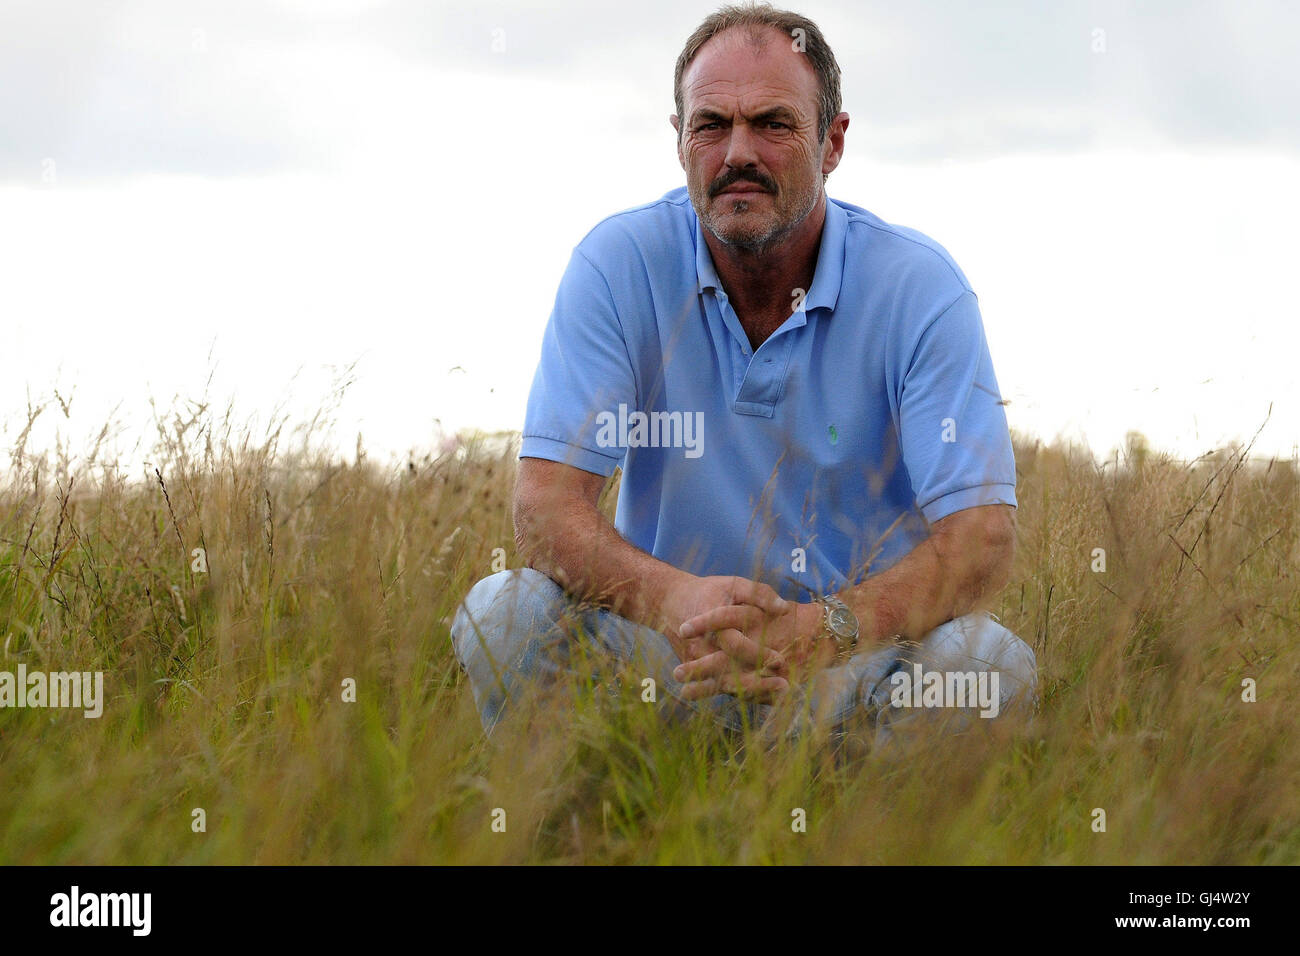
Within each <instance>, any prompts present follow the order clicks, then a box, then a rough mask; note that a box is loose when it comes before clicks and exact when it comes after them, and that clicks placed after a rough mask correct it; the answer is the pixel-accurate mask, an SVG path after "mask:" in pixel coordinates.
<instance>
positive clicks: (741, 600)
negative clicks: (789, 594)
mask: <svg viewBox="0 0 1300 956" xmlns="http://www.w3.org/2000/svg"><path fill="white" fill-rule="evenodd" d="M731 602H732V603H733V604H752V605H754V606H755V607H758V608H762V609H763V610H764V611H767V612H768V613H769V614H781V613H784V612H785V611H789V610H793V608H794V605H795V603H796V602H794V601H787V600H786V599H785V598H783V597H781V595H779V594H777V593H776V591H775V590H773V588H772V586H771V585H768V584H763V583H762V582H761V581H751V580H749V579H748V578H736V579H735V584H734V585H733V587H732V589H731Z"/></svg>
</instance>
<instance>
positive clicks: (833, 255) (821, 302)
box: [690, 196, 849, 312]
mask: <svg viewBox="0 0 1300 956" xmlns="http://www.w3.org/2000/svg"><path fill="white" fill-rule="evenodd" d="M690 209H691V212H692V214H693V218H694V220H695V273H696V278H697V280H698V287H699V291H700V292H704V291H705V290H706V289H721V288H722V282H721V281H720V280H719V279H718V273H717V270H715V269H714V268H713V257H712V256H711V255H709V246H708V243H706V242H705V241H704V236H703V230H704V227H703V226H702V225H701V224H700V217H699V214H698V213H695V207H694V206H690ZM848 221H849V217H848V213H846V212H845V211H844V210H843V209H842V208H840V206H839V205H837V204H836V203H834V202H832V201H831V199H830V197H829V196H828V197H827V198H826V221H825V222H824V223H823V224H822V240H821V245H820V246H819V247H818V250H817V269H816V271H815V272H814V273H813V281H812V288H811V289H809V290H808V294H807V295H806V296H804V310H805V311H807V310H808V309H821V308H825V309H829V310H831V311H832V312H833V311H834V310H835V304H836V302H838V301H839V296H840V284H841V282H842V280H843V278H844V242H845V239H846V236H847V233H848Z"/></svg>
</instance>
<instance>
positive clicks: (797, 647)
mask: <svg viewBox="0 0 1300 956" xmlns="http://www.w3.org/2000/svg"><path fill="white" fill-rule="evenodd" d="M1015 547H1016V523H1015V509H1014V508H1013V507H1012V506H1011V505H1003V504H994V505H980V506H977V507H974V508H966V509H964V510H962V511H957V512H954V513H953V514H951V515H948V516H947V517H944V518H941V519H939V520H938V521H936V522H935V523H934V525H933V527H932V528H931V529H930V535H929V537H927V538H926V539H925V540H924V541H922V542H921V543H920V544H918V545H917V546H916V547H915V548H913V549H912V550H911V551H910V552H909V553H908V554H907V555H906V557H904V558H903V559H902V560H900V561H899V562H898V563H897V564H895V565H894V566H893V567H891V568H890V569H889V570H888V571H883V572H881V573H880V574H875V575H872V576H871V577H869V578H867V579H866V580H865V581H863V582H862V583H861V584H858V585H857V586H855V587H852V588H848V589H846V590H844V591H842V592H841V593H840V594H839V595H838V597H839V599H840V600H841V601H843V602H844V603H845V604H847V605H848V606H849V607H850V608H851V609H852V610H853V612H854V613H855V614H856V615H857V617H858V622H859V628H860V632H859V636H858V647H859V651H860V652H862V651H870V650H871V649H873V648H874V647H875V646H877V645H879V644H881V643H883V642H885V641H887V640H890V639H892V638H894V637H900V638H902V639H904V640H912V641H919V640H920V639H921V638H923V637H924V636H925V635H926V634H928V633H929V632H930V631H932V630H934V628H936V627H938V626H939V625H940V624H943V623H945V622H947V621H951V620H952V619H953V618H957V617H961V616H963V615H965V614H969V613H970V612H971V611H973V610H975V609H976V608H977V607H979V606H980V605H981V604H982V602H984V601H985V600H986V599H987V598H988V597H990V596H992V595H993V594H995V593H997V591H999V590H1000V589H1001V588H1002V587H1003V586H1004V585H1005V584H1006V582H1007V579H1008V578H1009V577H1010V574H1011V564H1012V561H1013V560H1014V558H1015ZM807 607H808V606H806V605H805V606H804V608H807ZM809 611H810V612H811V613H808V612H805V611H804V609H803V608H801V609H800V613H796V614H784V615H779V616H773V615H770V614H767V613H765V612H763V611H762V610H761V609H759V608H755V607H745V606H735V607H722V608H714V609H713V610H710V611H708V612H706V613H704V614H701V615H699V616H698V617H694V618H691V619H690V620H688V621H685V622H684V623H683V625H682V627H681V635H682V636H683V637H684V638H686V639H687V640H696V639H698V638H700V637H703V636H707V635H708V634H709V633H710V632H712V631H715V630H717V629H719V628H733V629H735V630H738V631H741V632H743V633H744V634H745V635H747V636H748V637H749V638H750V639H751V640H753V641H757V642H758V643H759V644H762V645H765V646H769V647H772V648H775V649H777V650H779V651H781V652H782V655H783V657H784V659H785V660H786V661H787V662H789V663H790V664H794V665H811V666H813V667H820V666H826V665H829V664H831V663H832V662H833V658H834V655H833V652H832V650H831V646H830V642H828V641H821V640H819V639H820V638H821V637H822V624H821V614H820V612H819V611H817V610H816V609H815V605H814V606H812V607H811V608H809ZM741 663H742V662H739V661H737V660H735V659H734V657H731V658H730V659H729V656H728V655H725V654H722V653H713V654H710V655H708V656H706V657H703V658H700V659H698V660H694V661H690V662H687V663H686V664H683V665H682V666H681V667H679V668H678V669H677V679H678V680H681V681H683V682H684V683H686V684H687V685H688V686H687V690H686V696H688V697H704V696H709V695H710V694H713V693H718V692H719V691H722V692H726V693H732V692H734V691H732V690H731V689H730V687H731V684H730V683H729V682H730V681H732V680H734V676H735V674H736V669H737V666H738V664H741Z"/></svg>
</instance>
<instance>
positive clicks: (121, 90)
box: [0, 0, 1300, 457]
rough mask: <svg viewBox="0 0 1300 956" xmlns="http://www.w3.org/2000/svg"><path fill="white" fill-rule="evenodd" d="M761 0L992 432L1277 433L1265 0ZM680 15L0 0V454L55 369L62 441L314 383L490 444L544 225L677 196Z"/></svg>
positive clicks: (546, 289) (352, 416) (348, 426)
mask: <svg viewBox="0 0 1300 956" xmlns="http://www.w3.org/2000/svg"><path fill="white" fill-rule="evenodd" d="M794 8H795V9H797V10H799V11H800V12H802V13H804V14H806V15H808V16H811V17H812V18H813V19H814V20H816V21H817V22H818V23H819V24H820V26H821V27H822V29H823V31H824V33H825V34H826V35H827V38H828V39H829V41H830V43H831V44H832V46H833V48H834V49H835V51H836V56H837V58H838V59H839V62H840V65H841V67H842V69H843V72H844V109H845V110H846V111H847V112H848V113H849V115H850V117H851V121H850V126H849V130H848V135H847V140H846V155H845V158H844V161H843V163H842V165H841V166H840V168H839V169H838V170H837V171H836V172H835V173H834V174H832V176H831V178H830V182H829V184H828V192H829V194H830V195H831V196H832V197H833V198H839V199H843V200H845V201H848V202H851V203H854V204H856V205H859V206H863V207H865V208H867V209H870V210H871V211H873V212H875V213H876V214H877V215H880V216H881V217H883V218H884V219H886V220H889V221H891V222H896V223H900V224H902V225H906V226H910V227H912V228H916V229H920V230H921V231H922V232H925V233H927V234H928V235H930V236H932V237H933V238H934V239H936V240H938V241H939V242H941V243H942V244H943V245H944V246H945V247H947V249H948V250H949V252H950V253H951V254H952V255H953V256H954V258H955V259H956V260H957V262H958V263H959V264H960V265H961V266H962V268H963V270H964V271H965V273H966V274H967V276H968V277H969V278H970V280H971V282H972V285H973V286H974V288H975V290H976V292H977V293H978V294H979V296H980V303H981V308H982V311H983V315H984V321H985V328H986V331H987V333H988V337H989V342H990V349H991V351H992V355H993V360H994V366H995V369H996V372H997V376H998V379H999V382H1000V384H1001V386H1002V390H1003V394H1004V397H1006V398H1008V399H1010V400H1011V404H1010V405H1009V406H1008V408H1007V413H1008V418H1009V421H1010V423H1011V426H1012V428H1013V429H1016V430H1017V431H1019V432H1021V433H1023V434H1025V435H1033V434H1036V435H1040V436H1041V437H1043V438H1045V439H1050V438H1051V437H1053V436H1054V435H1056V434H1058V433H1059V434H1062V435H1069V436H1074V437H1080V438H1085V439H1086V440H1088V441H1089V442H1090V443H1091V444H1092V446H1093V448H1094V450H1096V451H1098V452H1099V453H1102V452H1105V451H1106V450H1108V449H1109V448H1110V447H1111V446H1112V445H1114V444H1115V443H1117V442H1120V441H1122V439H1123V436H1124V434H1125V432H1126V431H1128V430H1129V429H1136V430H1141V431H1144V432H1146V433H1147V434H1148V436H1149V437H1151V438H1152V439H1153V440H1154V441H1155V443H1156V444H1158V445H1162V446H1164V447H1166V448H1169V449H1171V450H1173V451H1174V452H1175V453H1177V454H1179V455H1182V456H1185V457H1192V456H1195V455H1197V454H1200V453H1202V452H1204V451H1206V450H1208V449H1210V448H1212V447H1214V446H1215V445H1217V444H1221V443H1225V442H1227V441H1230V440H1231V439H1233V438H1240V439H1243V440H1244V439H1248V438H1249V437H1250V436H1251V435H1252V434H1254V432H1255V431H1256V429H1257V428H1258V427H1259V426H1260V424H1261V423H1262V422H1263V421H1264V419H1265V416H1266V415H1267V414H1268V409H1269V405H1270V403H1271V404H1272V406H1273V411H1272V417H1271V419H1270V420H1269V423H1268V425H1267V426H1266V427H1265V429H1264V431H1263V433H1262V434H1261V436H1260V439H1259V441H1258V443H1257V445H1256V450H1257V452H1261V453H1264V454H1280V455H1285V456H1290V455H1292V454H1294V451H1293V449H1295V447H1296V446H1297V444H1300V376H1298V375H1297V374H1296V370H1295V367H1296V362H1297V358H1298V357H1300V332H1297V328H1298V323H1297V306H1296V304H1295V303H1296V299H1295V296H1294V294H1293V286H1294V282H1293V279H1292V277H1293V276H1294V275H1295V274H1296V271H1297V270H1296V266H1295V262H1296V259H1297V253H1300V243H1298V242H1297V241H1296V239H1295V235H1294V227H1293V223H1295V222H1296V221H1297V220H1298V219H1300V187H1298V186H1297V183H1300V121H1298V120H1297V117H1300V67H1298V66H1297V65H1296V64H1297V62H1300V5H1296V4H1285V3H1280V2H1278V3H1263V2H1256V3H1251V2H1226V0H1225V2H1206V3H1195V2H1166V3H1153V2H1144V3H1137V2H1130V3H1093V2H1075V3H1069V2H1047V0H1042V2H1032V3H1031V2H1021V3H981V4H968V3H965V2H950V3H949V2H944V3H940V2H930V3H920V2H907V3H901V2H893V3H869V2H868V3H863V2H846V3H830V2H818V3H810V4H800V5H794ZM713 9H714V5H713V4H708V3H685V2H678V0H660V2H656V3H654V4H653V5H651V6H650V7H648V8H644V9H642V10H638V11H637V12H632V11H633V7H631V6H629V7H628V8H618V7H615V6H613V5H610V4H606V3H595V2H591V3H577V2H571V3H545V4H544V3H532V2H518V0H516V2H503V3H486V4H477V5H474V6H465V7H462V6H458V5H455V4H451V3H442V2H436V3H432V4H431V3H427V2H426V3H416V2H382V0H314V2H309V0H261V2H251V0H219V2H218V0H213V2H196V0H93V2H92V0H80V2H68V0H0V317H2V318H3V321H4V328H5V331H6V333H7V334H6V336H5V347H4V349H3V351H2V352H0V362H2V363H3V364H2V365H0V373H3V374H0V413H2V416H0V417H2V418H3V427H4V430H5V433H4V435H3V436H0V438H3V441H2V442H0V444H3V445H5V446H7V445H9V444H10V443H11V441H12V438H13V435H14V434H16V432H17V431H18V430H19V429H20V428H21V422H22V417H23V416H22V413H23V410H24V408H25V407H26V404H27V402H28V400H29V397H30V399H31V400H32V401H42V400H48V399H50V398H52V397H53V395H54V392H55V391H56V390H57V391H58V393H59V395H60V396H61V397H63V398H65V399H66V398H67V396H68V395H69V394H71V395H73V396H74V397H73V403H72V407H71V416H70V417H64V415H63V413H62V412H61V411H60V412H58V415H57V416H56V417H50V418H48V421H47V425H46V427H45V428H44V429H42V430H39V431H38V433H37V434H38V437H39V438H40V440H42V441H51V440H52V438H53V432H54V429H55V428H56V427H57V428H58V429H59V430H60V431H61V432H62V434H64V435H65V436H67V437H68V438H69V440H70V441H72V443H73V447H74V448H78V447H84V446H83V445H79V444H78V442H79V441H81V440H82V439H81V438H79V437H78V436H83V435H84V434H86V433H87V432H91V431H97V430H98V428H99V426H101V425H102V424H103V423H104V422H105V421H107V420H109V419H110V417H111V418H112V419H113V420H114V421H116V422H118V423H120V425H121V426H122V429H123V430H122V435H123V437H124V440H125V439H127V438H129V437H130V436H132V435H134V434H135V432H136V431H137V430H138V429H139V428H140V426H141V425H142V424H144V423H145V422H147V419H148V415H149V404H148V398H149V397H150V396H152V397H153V398H154V399H155V400H156V401H157V402H159V403H160V404H163V405H166V404H167V403H169V402H170V401H171V400H172V397H173V396H175V395H180V396H182V397H193V398H199V397H202V396H203V394H204V392H205V389H207V392H208V395H209V397H210V398H212V399H214V400H215V401H217V402H218V403H223V402H224V400H225V399H226V398H227V397H228V396H230V395H234V396H235V397H236V401H237V403H238V405H237V407H238V409H239V410H240V412H241V413H242V414H243V415H244V417H245V418H253V417H255V416H256V417H259V418H260V420H261V421H265V420H266V418H267V417H268V416H269V414H270V413H271V411H272V409H274V408H276V407H281V408H285V409H287V410H289V411H290V412H291V413H292V414H295V415H299V416H301V415H310V414H311V413H312V412H313V411H314V410H315V409H316V408H318V407H319V404H320V401H321V400H322V399H323V398H325V397H326V394H327V392H328V390H329V388H330V385H331V383H332V382H334V381H336V380H340V377H341V376H345V372H344V370H346V369H347V368H349V367H352V371H351V373H350V376H345V378H346V380H348V381H350V382H351V385H350V386H349V388H348V391H347V393H346V397H345V399H344V402H343V405H342V407H341V408H340V409H339V414H338V419H339V427H338V433H337V437H338V441H339V444H340V445H341V446H342V447H347V448H351V447H352V445H353V444H354V443H355V436H356V433H357V432H358V431H361V432H362V433H363V434H364V436H365V441H366V444H367V446H368V447H369V448H371V450H372V452H374V453H377V454H387V453H389V452H393V453H400V452H402V451H404V450H406V449H407V448H410V447H417V448H419V447H427V446H428V445H429V444H430V443H431V442H433V441H434V439H435V436H436V434H437V428H438V427H442V428H444V429H448V430H454V429H456V428H462V427H471V426H479V427H484V428H489V429H495V428H518V427H519V425H520V424H521V423H522V417H523V410H524V401H525V399H526V396H527V389H528V385H529V383H530V381H531V377H532V372H533V368H534V366H535V363H536V360H537V355H538V349H539V346H540V339H541V333H542V329H543V327H544V325H545V322H546V318H547V316H548V315H549V312H550V308H551V304H552V302H553V300H554V296H555V289H556V284H557V283H558V281H559V278H560V275H561V273H562V271H563V269H564V266H565V263H566V262H567V261H568V257H569V254H570V252H571V250H572V248H573V246H574V245H575V244H576V243H577V242H578V241H579V240H580V239H581V238H582V237H583V235H584V234H585V233H586V232H587V231H588V230H589V229H590V228H591V227H592V226H593V225H595V223H596V222H598V221H599V220H600V219H601V218H603V217H604V216H606V215H608V214H610V213H612V212H615V211H618V210H620V209H625V208H627V207H630V206H633V205H638V204H641V203H643V202H647V201H650V200H652V199H655V198H657V197H658V196H661V195H662V194H663V193H665V192H667V191H668V190H670V189H673V188H675V187H677V186H680V185H683V184H684V182H685V179H684V174H683V172H682V170H681V167H680V166H679V165H678V163H677V159H676V154H675V141H674V134H673V131H672V128H671V126H670V125H669V123H668V115H669V114H670V113H671V112H672V111H673V100H672V69H673V63H674V60H675V58H676V56H677V53H678V51H679V50H680V48H681V45H682V43H683V42H684V40H685V38H686V36H687V35H688V34H689V33H690V32H691V30H692V29H693V28H694V27H695V26H696V25H697V23H698V22H699V20H700V19H702V18H703V17H704V16H705V15H707V13H709V12H710V11H711V10H713ZM353 363H355V365H354V366H353ZM209 377H211V385H208V381H209ZM55 407H56V408H57V405H56V406H55ZM128 447H129V442H128ZM137 457H140V456H137Z"/></svg>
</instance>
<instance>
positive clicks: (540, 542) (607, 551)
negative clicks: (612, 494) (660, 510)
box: [515, 502, 690, 630]
mask: <svg viewBox="0 0 1300 956" xmlns="http://www.w3.org/2000/svg"><path fill="white" fill-rule="evenodd" d="M515 540H516V545H517V547H518V550H519V553H520V555H521V556H522V557H523V558H524V560H525V562H526V563H527V564H528V566H529V567H532V568H535V569H536V570H538V571H541V572H542V573H543V574H545V575H546V576H547V577H549V578H551V579H552V580H553V581H555V582H556V583H557V584H559V585H560V586H561V587H563V588H564V589H565V590H566V591H567V592H569V594H571V595H573V596H574V597H577V598H579V599H580V600H585V601H589V602H591V603H593V604H597V605H599V606H601V607H608V608H610V609H611V610H612V611H614V613H616V614H618V615H620V616H621V617H625V618H627V619H628V620H630V621H634V622H636V623H637V624H643V625H646V626H647V627H652V628H655V629H656V630H663V629H664V627H665V625H666V624H667V623H668V622H667V621H666V618H665V613H664V609H665V605H666V603H667V597H668V593H669V591H670V590H671V588H672V587H673V585H675V584H681V583H682V581H683V579H685V578H689V577H690V575H689V574H688V573H687V572H685V571H682V570H680V569H679V568H675V567H673V566H672V565H670V564H667V563H666V562H663V561H660V560H659V559H658V558H655V557H654V556H652V555H649V554H646V553H645V552H644V551H642V550H641V549H640V548H638V547H636V546H635V545H633V544H631V543H629V542H628V541H627V539H626V538H624V537H623V536H622V535H621V534H619V533H618V530H617V529H616V528H615V527H614V526H613V525H612V524H610V522H609V520H608V519H607V518H606V517H605V516H604V515H603V514H601V513H600V511H599V510H598V509H596V508H594V507H591V506H590V505H587V504H586V503H585V502H571V503H565V504H562V505H554V506H550V507H529V506H527V505H526V504H525V505H524V506H522V507H518V508H517V509H516V512H515Z"/></svg>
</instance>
